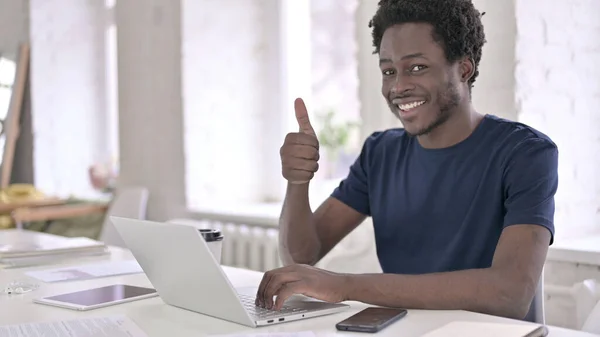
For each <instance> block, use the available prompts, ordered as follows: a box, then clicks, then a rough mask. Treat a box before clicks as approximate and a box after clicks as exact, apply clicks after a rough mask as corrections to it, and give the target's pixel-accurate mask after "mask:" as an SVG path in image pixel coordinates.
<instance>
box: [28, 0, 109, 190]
mask: <svg viewBox="0 0 600 337" xmlns="http://www.w3.org/2000/svg"><path fill="white" fill-rule="evenodd" d="M30 18H31V23H30V31H31V53H32V55H31V68H32V73H31V85H32V93H33V96H32V106H33V107H32V108H33V112H32V115H33V133H34V135H35V138H34V166H35V168H36V170H35V178H34V179H35V183H36V185H37V187H38V188H39V189H41V190H42V191H44V192H45V193H48V194H53V195H60V196H68V195H71V194H74V195H77V196H80V197H91V196H95V195H96V194H95V193H94V191H93V189H92V187H91V186H90V184H89V181H88V173H87V169H88V167H89V166H90V165H92V164H93V163H94V162H95V161H99V160H108V159H109V158H110V157H109V154H108V153H107V151H108V150H107V148H108V145H107V143H106V139H107V134H106V133H105V130H106V124H105V122H106V114H107V111H106V87H105V76H106V69H105V45H104V33H105V28H106V26H105V10H104V5H103V2H102V1H80V0H56V1H47V0H31V1H30Z"/></svg>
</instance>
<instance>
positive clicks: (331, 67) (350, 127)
mask: <svg viewBox="0 0 600 337" xmlns="http://www.w3.org/2000/svg"><path fill="white" fill-rule="evenodd" d="M310 6H311V8H310V26H311V30H310V31H311V33H310V42H311V77H312V81H311V93H312V107H313V109H314V111H313V114H314V115H315V117H316V118H313V119H315V121H314V124H315V126H316V128H317V135H318V138H319V143H320V148H321V155H322V157H321V158H322V159H321V160H320V165H321V167H322V172H321V173H320V174H319V177H320V178H322V179H326V180H329V179H334V180H338V179H340V178H342V177H345V176H346V175H347V173H348V168H349V166H350V165H351V164H352V163H353V162H354V160H355V158H356V156H357V155H358V153H359V151H360V145H361V144H360V127H359V122H360V104H359V99H358V59H357V57H356V55H357V53H358V45H357V40H356V34H355V32H356V27H355V26H356V19H355V17H356V9H357V7H358V0H311V2H310Z"/></svg>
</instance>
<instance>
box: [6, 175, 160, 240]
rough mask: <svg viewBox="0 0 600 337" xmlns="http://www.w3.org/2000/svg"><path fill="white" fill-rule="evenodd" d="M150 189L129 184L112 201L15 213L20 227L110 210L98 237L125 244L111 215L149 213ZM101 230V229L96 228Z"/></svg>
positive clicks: (126, 215)
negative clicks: (147, 211)
mask: <svg viewBox="0 0 600 337" xmlns="http://www.w3.org/2000/svg"><path fill="white" fill-rule="evenodd" d="M148 194H149V192H148V190H147V189H146V188H138V187H129V188H122V189H119V190H118V191H116V192H115V194H114V196H113V199H112V201H111V202H110V203H109V204H106V203H83V204H74V205H62V206H48V207H36V208H27V207H26V208H19V209H16V210H15V211H13V213H12V214H11V216H12V217H13V219H14V222H15V223H17V224H18V227H19V228H20V227H23V224H24V223H28V222H32V221H46V222H50V221H54V220H61V219H70V218H76V217H80V216H85V215H89V214H94V213H106V216H104V219H103V222H102V227H101V228H100V233H99V234H98V240H100V241H103V242H104V243H106V244H107V245H113V246H118V247H123V248H126V247H125V243H124V242H123V240H122V239H121V237H120V236H119V234H118V233H117V231H116V229H115V228H114V226H113V224H112V222H111V221H110V218H109V216H121V217H127V218H134V219H144V218H145V217H146V205H147V203H148ZM96 233H97V232H96Z"/></svg>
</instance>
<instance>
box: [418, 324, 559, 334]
mask: <svg viewBox="0 0 600 337" xmlns="http://www.w3.org/2000/svg"><path fill="white" fill-rule="evenodd" d="M546 334H547V331H546V328H545V327H544V326H541V325H537V324H525V323H523V324H505V323H485V322H452V323H448V324H446V325H444V326H442V327H441V328H439V329H436V330H433V331H431V332H429V333H427V334H425V335H423V336H422V337H447V336H461V337H481V336H485V337H542V336H545V335H546Z"/></svg>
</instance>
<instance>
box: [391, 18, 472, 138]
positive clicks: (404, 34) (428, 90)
mask: <svg viewBox="0 0 600 337" xmlns="http://www.w3.org/2000/svg"><path fill="white" fill-rule="evenodd" d="M432 32H433V27H432V26H431V25H429V24H425V23H406V24H401V25H395V26H392V27H390V28H388V29H387V30H386V31H385V32H384V34H383V37H382V40H381V45H380V48H379V60H380V68H381V72H382V77H383V85H382V93H383V96H384V97H385V99H386V100H387V103H388V105H389V107H390V109H391V110H392V113H394V115H396V117H398V118H399V119H400V121H401V122H402V124H403V125H404V129H405V131H406V132H408V133H409V134H411V135H415V136H420V135H425V134H427V133H429V132H431V131H432V130H433V129H435V128H436V127H438V126H440V125H442V124H443V123H444V122H445V121H446V120H448V119H449V118H450V117H451V116H452V114H453V111H454V108H455V107H456V106H457V105H458V104H459V102H460V101H461V85H463V84H464V83H463V82H461V75H460V67H459V66H458V63H459V62H455V63H454V64H450V63H449V62H448V60H447V59H446V56H445V54H444V50H443V48H442V47H441V46H440V44H439V43H437V42H435V41H434V40H433V35H432Z"/></svg>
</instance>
